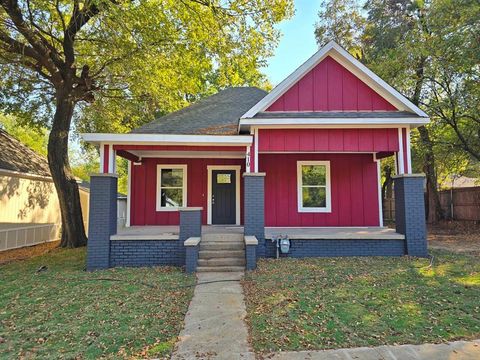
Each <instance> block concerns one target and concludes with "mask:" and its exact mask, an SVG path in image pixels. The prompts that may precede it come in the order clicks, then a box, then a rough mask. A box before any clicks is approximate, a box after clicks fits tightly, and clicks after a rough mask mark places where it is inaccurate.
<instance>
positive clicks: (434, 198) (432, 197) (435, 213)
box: [412, 57, 443, 223]
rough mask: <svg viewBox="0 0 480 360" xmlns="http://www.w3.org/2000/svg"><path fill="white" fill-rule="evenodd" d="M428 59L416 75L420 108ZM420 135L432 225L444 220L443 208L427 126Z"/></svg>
mask: <svg viewBox="0 0 480 360" xmlns="http://www.w3.org/2000/svg"><path fill="white" fill-rule="evenodd" d="M426 61H427V59H426V58H425V57H422V58H420V60H419V63H418V66H417V69H416V71H415V74H416V76H417V79H416V83H415V89H414V93H413V98H412V102H413V103H414V104H415V105H417V106H419V105H420V95H421V92H422V87H423V82H424V80H425V77H424V72H425V69H424V66H425V64H426ZM418 131H419V133H420V141H421V143H422V146H423V148H424V152H423V153H424V156H423V171H424V172H425V176H426V178H427V194H426V195H427V203H428V206H427V208H426V210H427V214H426V215H427V220H428V222H430V223H436V222H437V221H438V220H440V219H442V218H443V211H442V206H441V204H440V197H439V195H438V188H437V175H436V172H435V155H434V153H433V144H432V141H431V139H430V135H429V133H428V129H427V128H426V127H425V126H420V127H419V128H418Z"/></svg>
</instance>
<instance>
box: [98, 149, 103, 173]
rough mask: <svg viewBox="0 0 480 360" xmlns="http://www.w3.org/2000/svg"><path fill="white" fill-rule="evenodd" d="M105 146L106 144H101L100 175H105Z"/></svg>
mask: <svg viewBox="0 0 480 360" xmlns="http://www.w3.org/2000/svg"><path fill="white" fill-rule="evenodd" d="M104 145H105V144H104V143H100V146H99V147H100V166H99V169H98V170H99V171H98V172H99V173H100V174H103V173H104V170H103V164H104V163H105V150H104V148H105V146H104Z"/></svg>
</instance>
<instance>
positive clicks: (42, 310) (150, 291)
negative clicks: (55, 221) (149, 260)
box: [0, 248, 194, 359]
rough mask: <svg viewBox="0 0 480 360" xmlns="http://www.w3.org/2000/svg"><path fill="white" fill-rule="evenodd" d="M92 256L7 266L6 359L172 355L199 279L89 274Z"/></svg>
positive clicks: (1, 315)
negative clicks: (86, 265) (195, 282)
mask: <svg viewBox="0 0 480 360" xmlns="http://www.w3.org/2000/svg"><path fill="white" fill-rule="evenodd" d="M85 253H86V251H85V248H81V249H74V250H63V249H55V250H53V251H50V252H49V253H47V254H45V255H43V256H39V257H35V258H32V259H30V260H25V261H17V262H13V263H10V264H7V265H2V266H0V268H1V269H0V271H1V273H2V291H1V293H0V306H1V308H2V312H0V323H1V324H2V327H1V328H0V337H2V339H3V340H4V341H2V342H1V343H0V353H1V354H2V358H10V359H13V358H29V359H37V358H38V359H46V358H52V357H54V358H58V359H74V358H77V359H80V358H82V359H98V358H102V359H120V358H121V359H126V358H143V357H144V356H145V355H146V354H147V353H148V354H149V355H156V356H157V357H167V356H168V355H169V353H170V352H171V351H172V348H173V345H174V343H175V339H176V338H177V336H178V334H179V332H180V330H181V328H182V326H183V318H184V316H185V313H186V312H187V309H188V304H189V302H190V300H191V298H192V296H193V287H186V285H188V284H193V283H194V279H193V278H192V277H191V276H189V275H185V274H184V273H182V271H181V270H180V269H175V268H168V267H157V268H143V269H139V268H134V269H128V268H123V269H111V270H106V271H97V272H93V273H92V272H85V271H84V267H85ZM41 266H44V267H45V268H46V270H45V271H42V272H36V270H37V269H38V268H40V267H41ZM109 278H110V279H114V280H116V281H114V280H112V281H108V280H106V279H109ZM102 279H103V280H102ZM149 285H150V286H149Z"/></svg>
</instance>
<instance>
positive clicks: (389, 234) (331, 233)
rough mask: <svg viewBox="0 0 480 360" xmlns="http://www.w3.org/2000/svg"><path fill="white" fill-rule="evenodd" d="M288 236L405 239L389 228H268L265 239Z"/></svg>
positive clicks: (344, 238) (304, 238)
mask: <svg viewBox="0 0 480 360" xmlns="http://www.w3.org/2000/svg"><path fill="white" fill-rule="evenodd" d="M279 235H282V236H283V235H287V236H288V237H289V238H290V239H302V240H325V239H341V240H351V239H360V240H362V239H363V240H395V239H402V240H403V239H405V236H404V235H402V234H399V233H397V232H395V230H394V229H390V228H387V227H317V228H308V227H305V228H293V227H266V228H265V238H266V239H271V238H272V236H279Z"/></svg>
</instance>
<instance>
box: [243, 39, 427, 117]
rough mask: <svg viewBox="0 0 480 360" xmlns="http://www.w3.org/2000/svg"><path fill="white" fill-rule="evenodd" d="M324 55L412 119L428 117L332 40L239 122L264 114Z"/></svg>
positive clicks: (322, 58)
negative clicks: (413, 115)
mask: <svg viewBox="0 0 480 360" xmlns="http://www.w3.org/2000/svg"><path fill="white" fill-rule="evenodd" d="M327 56H331V57H332V58H333V59H334V60H336V61H337V62H338V63H340V64H341V65H342V66H344V67H345V68H346V69H347V70H349V71H350V72H351V73H352V74H354V75H355V76H356V77H358V78H359V79H360V80H361V81H363V82H364V83H365V84H367V85H368V86H369V87H370V88H372V89H373V90H374V91H375V92H377V93H378V94H380V95H381V96H382V97H383V98H385V100H387V101H388V102H389V103H391V104H392V105H393V106H395V107H396V108H397V109H398V110H399V111H404V112H409V113H413V114H415V116H419V117H423V118H428V115H427V114H426V113H425V112H423V111H422V110H421V109H420V108H419V107H418V106H416V105H415V104H413V103H412V102H411V101H410V100H408V99H407V98H406V97H405V96H403V95H402V94H400V93H399V92H398V91H397V90H395V89H394V88H393V87H392V86H390V85H388V84H387V83H386V82H385V81H383V80H382V79H381V78H379V77H378V76H377V75H375V74H374V73H373V72H372V71H371V70H370V69H368V68H367V67H366V66H365V65H363V64H362V63H361V62H360V61H358V60H357V59H355V57H353V56H352V55H351V54H350V53H349V52H348V51H346V50H345V49H343V48H342V47H341V46H340V45H338V44H337V43H336V42H334V41H331V42H329V43H328V44H327V45H325V46H324V47H323V48H321V49H320V50H318V51H317V52H316V53H315V54H314V55H313V56H312V57H310V58H309V59H308V60H307V61H306V62H304V63H303V64H302V65H301V66H300V67H298V68H297V69H296V70H295V71H294V72H293V73H291V74H290V75H289V76H288V77H287V78H286V79H285V80H283V81H282V82H281V83H280V84H279V85H278V86H276V87H275V88H274V89H273V90H272V91H271V92H270V93H269V94H268V95H267V96H265V97H264V98H262V99H261V100H260V101H258V102H257V103H256V104H255V105H254V106H253V107H252V108H250V109H249V110H248V111H247V112H245V113H244V114H243V116H242V119H248V118H253V117H254V116H255V115H256V114H257V113H259V112H262V111H265V110H266V109H267V108H268V107H269V106H270V105H272V104H273V103H274V102H275V101H276V100H277V99H278V98H280V97H281V96H282V95H283V94H284V93H285V92H286V91H288V90H289V89H290V88H291V87H292V86H293V85H295V84H296V83H297V82H298V81H299V80H300V79H301V78H302V77H303V76H304V75H305V74H307V73H308V72H309V71H310V70H312V69H313V68H314V67H315V66H316V65H317V64H319V63H320V62H321V61H322V60H324V59H325V58H326V57H327Z"/></svg>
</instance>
